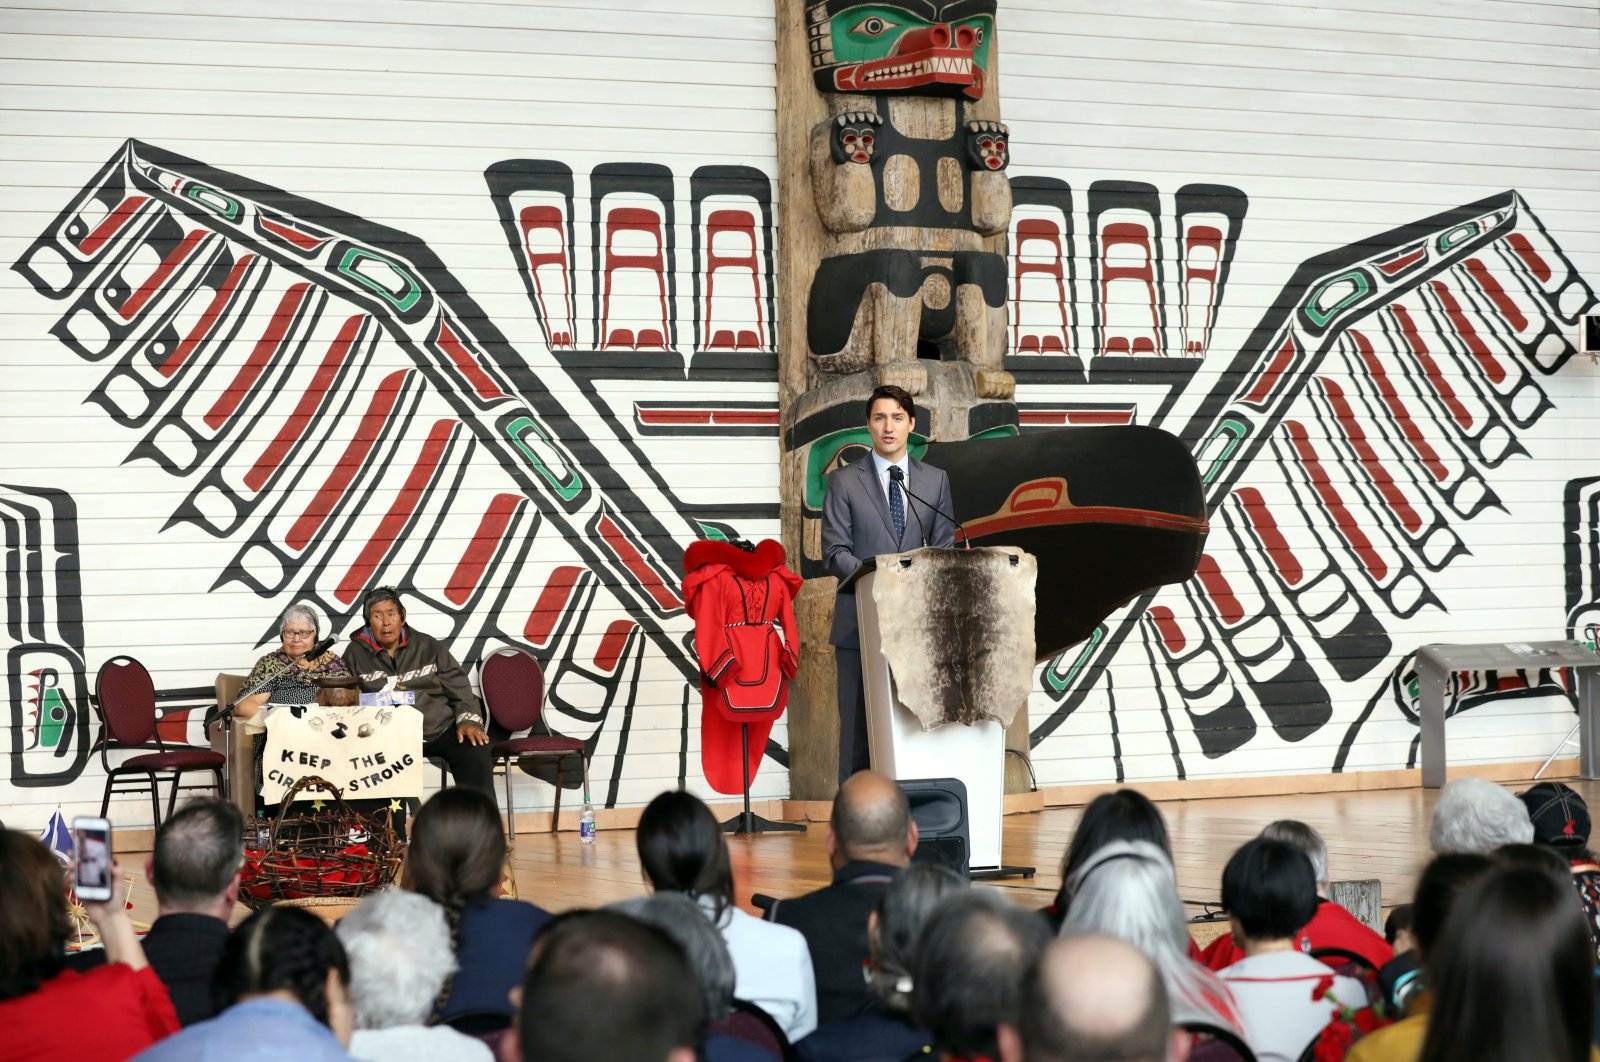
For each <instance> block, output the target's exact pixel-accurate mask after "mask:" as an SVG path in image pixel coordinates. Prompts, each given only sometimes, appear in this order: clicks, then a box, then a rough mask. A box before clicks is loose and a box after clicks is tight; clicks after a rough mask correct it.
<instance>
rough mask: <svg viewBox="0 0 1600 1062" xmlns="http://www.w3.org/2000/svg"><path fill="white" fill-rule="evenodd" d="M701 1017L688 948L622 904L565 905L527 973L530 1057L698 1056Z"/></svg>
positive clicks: (523, 1023) (677, 1059)
mask: <svg viewBox="0 0 1600 1062" xmlns="http://www.w3.org/2000/svg"><path fill="white" fill-rule="evenodd" d="M703 1019H704V1013H703V1012H702V1010H701V994H700V991H699V989H698V988H697V986H696V984H695V978H694V974H693V973H691V972H690V970H689V965H688V963H687V962H686V961H685V960H684V957H683V953H682V952H681V951H680V950H679V949H678V948H677V946H676V945H674V944H673V943H672V941H671V940H669V939H668V938H667V937H666V935H665V934H663V933H662V932H661V931H660V930H658V929H655V928H653V927H651V926H647V925H644V924H642V923H640V922H637V921H635V920H634V919H632V918H629V917H627V916H626V915H622V914H618V913H617V912H615V911H579V912H575V913H572V914H565V915H562V916H561V917H560V918H557V919H555V921H553V922H552V923H551V924H550V927H549V928H548V929H547V930H546V931H545V932H544V933H542V934H541V935H540V937H539V942H538V944H537V946H536V947H535V948H534V950H533V961H532V964H531V965H530V966H529V968H528V975H527V979H526V980H525V981H524V982H523V988H522V1006H521V1013H520V1015H519V1017H518V1020H517V1031H518V1040H519V1041H520V1046H521V1057H522V1058H523V1059H524V1062H695V1044H696V1043H697V1042H698V1039H699V1032H700V1024H701V1022H702V1020H703Z"/></svg>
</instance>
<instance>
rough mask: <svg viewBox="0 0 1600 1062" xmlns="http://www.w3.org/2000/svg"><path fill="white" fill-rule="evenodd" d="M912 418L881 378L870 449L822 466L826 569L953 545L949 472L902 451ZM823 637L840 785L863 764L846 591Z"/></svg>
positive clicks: (910, 408) (851, 608) (903, 396)
mask: <svg viewBox="0 0 1600 1062" xmlns="http://www.w3.org/2000/svg"><path fill="white" fill-rule="evenodd" d="M916 419H917V407H916V404H915V403H914V402H913V401H912V400H911V395H910V394H909V393H908V392H907V391H906V390H905V389H904V388H901V387H894V386H892V385H885V386H883V387H879V388H877V389H876V390H874V391H873V392H872V395H871V396H870V397H869V398H868V399H867V432H868V434H870V435H871V436H872V453H870V454H868V455H867V456H866V457H863V458H861V459H859V460H857V461H853V462H852V463H850V464H848V465H845V466H844V467H843V468H839V469H835V470H834V471H833V472H832V473H830V474H829V476H828V492H827V495H826V497H825V498H824V500H823V503H822V560H823V563H824V564H825V565H827V568H828V573H829V574H830V575H834V576H837V577H838V578H840V579H843V578H844V577H845V576H847V575H849V574H850V573H851V572H853V571H855V570H856V568H857V566H859V565H860V564H861V563H862V562H863V561H869V560H871V559H873V558H874V557H877V556H878V555H880V554H883V553H901V552H904V551H906V550H912V549H916V548H918V547H919V546H941V547H946V548H948V547H950V546H953V545H955V539H956V525H955V521H954V520H953V519H952V517H951V515H950V514H951V513H952V512H953V510H952V509H951V506H950V479H949V477H948V476H946V475H945V474H944V472H943V471H942V470H941V469H937V468H934V467H933V466H932V465H925V464H923V463H922V462H921V461H918V460H915V459H914V458H912V457H911V455H910V454H908V453H907V452H906V444H907V443H908V442H910V439H911V429H912V427H913V426H914V425H915V424H916ZM913 495H915V496H913ZM919 499H922V500H919ZM828 642H829V643H830V644H831V645H833V647H834V661H835V665H836V667H837V669H838V676H839V784H841V785H843V784H844V781H845V779H847V778H849V777H850V776H851V775H852V774H854V773H855V772H856V771H861V770H865V769H866V768H868V767H869V766H871V758H870V756H869V755H868V750H867V712H866V694H865V692H864V690H863V688H862V685H861V635H860V631H859V630H858V628H857V626H856V598H855V593H854V591H853V590H849V591H846V592H844V593H841V594H839V595H837V596H836V597H835V598H834V604H833V630H832V631H831V632H830V633H829V635H828Z"/></svg>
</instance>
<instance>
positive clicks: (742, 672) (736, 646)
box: [683, 539, 800, 793]
mask: <svg viewBox="0 0 1600 1062" xmlns="http://www.w3.org/2000/svg"><path fill="white" fill-rule="evenodd" d="M785 560H786V557H785V554H784V552H783V547H782V546H781V545H779V544H778V543H776V542H774V541H772V540H771V539H763V540H762V541H761V542H760V543H759V544H758V545H757V546H756V547H755V549H754V550H752V551H746V550H743V549H740V548H739V547H738V546H735V545H733V544H732V543H729V542H710V541H703V542H695V543H692V544H691V545H690V546H689V548H688V550H687V551H685V553H684V557H683V571H684V578H683V594H684V604H685V606H686V607H687V609H688V612H689V615H690V616H691V617H692V618H693V619H694V621H695V625H694V632H695V633H694V638H695V652H696V654H697V655H698V656H699V658H700V702H701V703H700V767H701V769H702V770H703V771H704V772H705V776H706V781H707V782H708V783H710V785H711V788H712V789H715V790H716V791H717V792H719V793H742V792H744V768H745V766H748V769H749V777H750V778H751V779H754V778H755V776H756V769H757V768H758V767H760V766H761V757H762V756H763V755H765V754H766V749H767V735H769V734H770V733H771V732H772V724H773V723H774V722H775V721H776V720H777V718H778V717H779V716H780V715H782V714H783V710H784V708H785V707H786V706H787V705H788V703H789V680H790V679H792V678H794V674H795V667H796V665H797V664H798V662H799V659H800V657H799V638H800V635H799V630H798V628H797V627H796V626H795V621H794V595H795V593H796V592H797V591H798V590H799V589H800V577H799V576H798V575H796V574H795V573H794V572H792V571H790V570H789V569H788V568H787V567H786V566H785V564H784V561H785ZM745 725H748V726H749V728H750V730H749V734H750V741H749V760H748V764H746V763H745V761H744V757H743V756H742V755H741V747H742V744H743V742H742V740H741V727H742V726H745Z"/></svg>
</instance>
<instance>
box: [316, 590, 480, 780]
mask: <svg viewBox="0 0 1600 1062" xmlns="http://www.w3.org/2000/svg"><path fill="white" fill-rule="evenodd" d="M361 611H362V618H363V619H365V620H366V622H367V625H366V626H365V627H363V628H361V629H360V630H359V631H357V632H356V633H355V634H354V635H353V636H352V637H351V639H350V646H349V648H347V649H346V650H345V651H344V659H345V664H346V665H347V666H348V667H349V669H350V671H351V672H353V673H354V674H355V676H356V678H357V680H358V681H359V682H360V684H361V689H362V690H363V691H364V692H367V693H377V692H378V691H379V690H382V689H384V688H385V687H394V688H396V689H404V690H407V691H409V692H411V693H413V694H415V696H416V707H417V711H418V712H420V713H422V728H423V729H422V754H423V755H424V756H427V757H430V758H435V759H441V760H444V761H445V763H446V764H448V765H449V767H450V777H451V778H452V779H454V780H455V783H456V785H458V786H465V787H466V788H468V789H476V790H477V791H478V792H480V793H482V794H483V795H484V796H486V797H488V798H489V802H490V803H491V804H492V803H494V800H495V794H494V757H493V756H492V755H491V754H490V752H489V732H488V730H487V729H485V727H486V726H487V723H486V722H485V719H484V712H483V706H482V705H481V704H479V703H478V697H477V694H475V693H473V692H472V683H471V682H470V681H469V680H468V679H467V673H466V672H465V671H463V670H462V669H461V665H460V664H458V663H457V662H456V658H455V657H453V656H451V655H450V650H449V649H447V648H446V647H445V645H444V643H443V642H441V641H439V640H438V639H437V638H434V637H432V636H431V635H427V634H423V633H422V632H421V631H419V630H417V629H416V628H415V627H413V626H411V625H410V624H409V623H407V622H406V606H405V603H404V602H402V601H401V600H400V594H399V593H398V592H397V591H396V590H395V589H394V587H392V586H380V587H378V588H376V589H374V590H369V591H368V592H367V594H366V596H365V597H363V598H362V599H361Z"/></svg>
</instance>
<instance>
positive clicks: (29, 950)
mask: <svg viewBox="0 0 1600 1062" xmlns="http://www.w3.org/2000/svg"><path fill="white" fill-rule="evenodd" d="M0 910H3V911H5V932H3V933H0V999H16V998H17V997H19V996H25V995H27V994H28V993H29V992H33V991H36V990H37V989H38V988H39V987H40V986H41V985H43V984H44V983H45V982H46V981H48V980H50V979H51V978H52V977H54V976H56V974H58V973H60V972H61V967H62V956H64V955H65V954H66V944H67V938H68V937H69V936H71V934H72V919H71V918H70V917H69V916H68V914H67V893H66V882H65V880H64V879H63V877H62V874H61V864H60V863H58V862H56V857H55V856H54V855H52V854H51V852H50V849H48V848H46V847H45V846H44V845H43V844H42V843H40V842H39V841H38V840H37V839H35V838H33V837H29V836H28V835H27V834H25V833H20V832H18V831H16V830H0Z"/></svg>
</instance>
